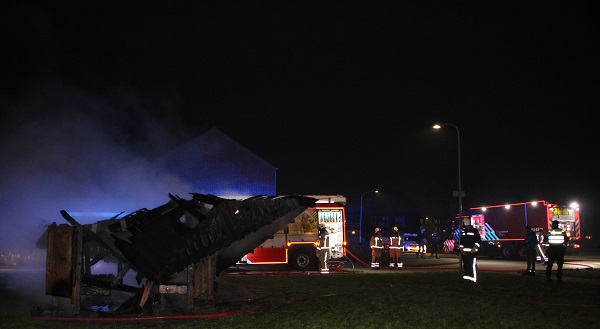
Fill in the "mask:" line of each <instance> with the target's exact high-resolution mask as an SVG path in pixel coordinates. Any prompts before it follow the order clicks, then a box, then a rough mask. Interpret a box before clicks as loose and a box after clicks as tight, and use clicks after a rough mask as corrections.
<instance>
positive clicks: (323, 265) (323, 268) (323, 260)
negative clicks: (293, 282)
mask: <svg viewBox="0 0 600 329" xmlns="http://www.w3.org/2000/svg"><path fill="white" fill-rule="evenodd" d="M317 256H318V257H319V271H320V272H321V274H328V273H329V262H328V260H329V232H328V231H327V229H326V228H325V225H323V224H319V240H318V241H317Z"/></svg>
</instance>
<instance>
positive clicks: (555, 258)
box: [545, 220, 569, 283]
mask: <svg viewBox="0 0 600 329" xmlns="http://www.w3.org/2000/svg"><path fill="white" fill-rule="evenodd" d="M568 241H569V237H568V236H567V233H566V232H565V231H564V230H562V229H560V228H559V227H558V221H557V220H553V221H552V229H551V230H550V231H548V233H546V239H545V242H546V243H547V244H548V248H546V254H547V255H548V265H546V279H547V280H548V281H552V278H551V276H552V265H553V264H554V262H556V279H557V280H558V282H559V283H562V282H563V281H562V272H563V263H564V262H565V251H566V250H567V242H568Z"/></svg>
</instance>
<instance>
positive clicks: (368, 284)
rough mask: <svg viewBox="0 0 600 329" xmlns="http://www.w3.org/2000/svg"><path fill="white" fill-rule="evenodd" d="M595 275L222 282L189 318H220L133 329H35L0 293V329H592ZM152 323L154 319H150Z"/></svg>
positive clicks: (16, 301) (230, 278)
mask: <svg viewBox="0 0 600 329" xmlns="http://www.w3.org/2000/svg"><path fill="white" fill-rule="evenodd" d="M599 274H600V270H591V269H590V270H578V271H575V270H570V271H565V278H564V279H565V281H566V283H565V284H557V283H546V281H545V278H544V277H543V275H538V276H536V277H524V276H521V275H515V274H506V273H491V272H481V273H480V279H479V282H478V283H477V284H476V285H473V284H465V283H464V282H463V280H462V278H461V276H460V273H459V272H458V271H423V272H412V273H406V272H398V273H385V274H384V273H376V274H370V273H344V274H338V273H332V274H330V275H313V274H311V275H306V274H303V275H226V276H225V275H224V276H222V277H221V278H220V285H219V287H220V288H219V292H218V294H217V297H218V298H217V299H216V300H215V301H214V302H212V303H207V302H204V304H203V303H200V302H198V303H197V305H196V307H195V310H194V311H195V312H197V313H203V312H204V313H206V312H211V313H214V312H215V311H216V312H224V311H230V310H241V311H243V312H241V313H238V314H235V315H228V316H220V317H212V318H210V317H209V318H202V319H186V320H171V319H169V320H163V319H156V320H154V321H149V322H143V323H132V322H101V323H93V322H89V321H87V322H64V321H60V322H55V321H34V320H32V319H31V317H30V316H29V313H27V312H26V311H27V310H26V309H25V308H24V307H23V305H24V304H25V303H27V302H28V301H27V298H28V297H27V296H19V295H17V294H15V291H12V290H11V289H10V287H8V286H7V285H6V284H0V296H1V297H0V307H1V309H2V311H1V313H0V314H1V315H2V316H1V318H2V322H1V324H0V328H57V327H58V328H90V327H91V328H96V327H97V328H106V327H110V328H198V327H202V328H345V329H347V328H460V329H467V328H523V327H526V328H543V329H551V328H560V329H564V328H572V327H578V328H595V327H597V325H598V323H600V312H598V309H600V285H599V284H598V281H595V282H582V281H580V280H575V279H571V278H574V277H579V278H590V279H596V280H599V279H600V275H599ZM155 315H156V314H155Z"/></svg>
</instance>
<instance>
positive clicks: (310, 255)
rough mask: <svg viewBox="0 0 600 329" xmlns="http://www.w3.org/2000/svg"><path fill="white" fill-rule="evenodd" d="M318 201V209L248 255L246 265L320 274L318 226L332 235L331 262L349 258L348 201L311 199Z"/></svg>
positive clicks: (332, 197)
mask: <svg viewBox="0 0 600 329" xmlns="http://www.w3.org/2000/svg"><path fill="white" fill-rule="evenodd" d="M307 196H308V197H312V198H315V199H317V202H316V207H314V208H308V209H307V210H306V211H304V212H303V213H301V214H300V215H298V216H297V217H296V218H294V222H293V223H289V224H288V225H287V226H286V227H285V228H284V229H283V230H279V231H278V232H277V233H275V234H274V235H273V237H272V238H270V239H268V240H266V241H265V242H263V243H262V244H261V245H260V246H258V247H256V248H255V249H254V251H253V252H251V253H248V254H246V256H244V257H243V258H242V259H241V261H240V263H242V264H244V263H245V264H250V265H252V264H256V265H259V264H261V265H265V264H287V265H288V266H289V267H291V268H292V269H294V270H298V271H308V270H316V269H317V267H318V259H317V256H316V255H317V254H316V251H317V249H316V248H317V240H318V225H319V224H323V225H324V226H325V228H327V231H329V245H330V255H331V258H330V261H338V260H342V259H343V258H344V257H345V256H346V209H345V205H346V197H344V196H341V195H307Z"/></svg>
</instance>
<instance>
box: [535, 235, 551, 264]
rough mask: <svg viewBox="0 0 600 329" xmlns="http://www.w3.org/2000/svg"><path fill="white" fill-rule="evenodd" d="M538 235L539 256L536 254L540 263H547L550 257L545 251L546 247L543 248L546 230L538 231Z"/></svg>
mask: <svg viewBox="0 0 600 329" xmlns="http://www.w3.org/2000/svg"><path fill="white" fill-rule="evenodd" d="M536 236H537V241H538V243H537V253H538V256H536V260H537V262H538V263H546V262H547V261H548V257H547V256H546V254H545V253H544V249H543V248H542V246H543V245H544V236H545V235H544V232H542V231H538V232H537V233H536Z"/></svg>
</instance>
